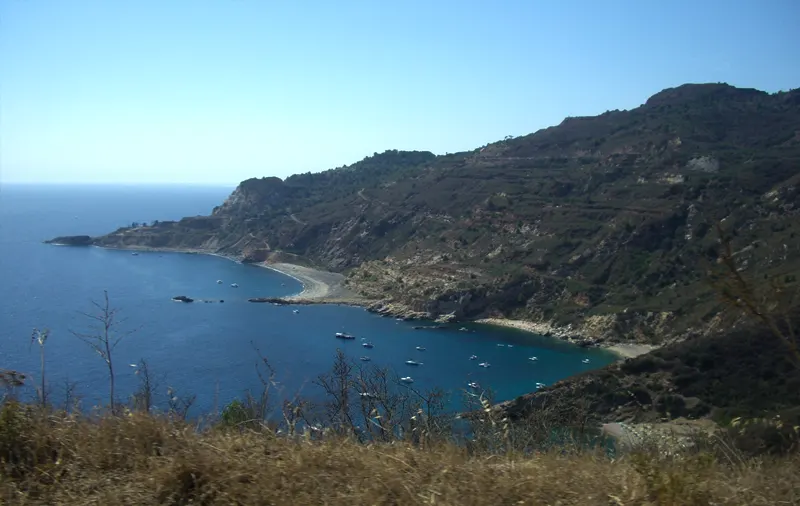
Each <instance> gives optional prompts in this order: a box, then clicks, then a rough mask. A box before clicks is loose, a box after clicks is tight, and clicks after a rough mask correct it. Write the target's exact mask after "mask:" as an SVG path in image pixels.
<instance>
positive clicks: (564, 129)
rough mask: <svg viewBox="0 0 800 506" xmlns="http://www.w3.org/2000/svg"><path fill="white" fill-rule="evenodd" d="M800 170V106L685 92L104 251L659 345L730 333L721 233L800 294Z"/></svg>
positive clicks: (357, 167)
mask: <svg viewBox="0 0 800 506" xmlns="http://www.w3.org/2000/svg"><path fill="white" fill-rule="evenodd" d="M799 167H800V92H798V91H797V90H795V91H793V92H789V93H779V94H774V95H769V94H767V93H763V92H760V91H757V90H743V89H738V88H734V87H731V86H727V85H721V84H709V85H685V86H681V87H678V88H673V89H669V90H664V91H662V92H660V93H658V94H656V95H654V96H653V97H651V98H650V99H649V100H648V101H647V103H645V104H644V105H642V106H641V107H638V108H636V109H633V110H630V111H609V112H607V113H604V114H602V115H599V116H595V117H581V118H568V119H566V120H564V121H563V122H562V123H561V124H560V125H558V126H556V127H551V128H547V129H544V130H541V131H539V132H536V133H534V134H531V135H528V136H524V137H520V138H516V139H506V140H504V141H501V142H497V143H493V144H490V145H487V146H484V147H483V148H480V149H476V150H475V151H472V152H466V153H458V154H454V155H447V156H434V155H433V154H431V153H425V152H398V151H387V152H385V153H382V154H376V155H375V156H372V157H368V158H366V159H364V160H362V161H361V162H358V163H356V164H353V165H351V166H347V167H340V168H337V169H333V170H329V171H326V172H322V173H319V174H300V175H296V176H292V177H289V178H287V179H286V180H280V179H278V178H274V177H272V178H263V179H250V180H247V181H244V182H242V183H241V184H240V185H239V187H238V188H237V189H236V191H234V192H233V194H232V195H231V196H230V197H229V198H228V199H227V200H226V202H224V203H223V204H222V205H221V206H219V207H218V208H216V209H215V210H214V212H213V213H212V215H211V216H210V217H195V218H186V219H183V220H180V221H178V222H165V223H159V224H158V225H157V226H154V227H137V228H133V229H120V230H118V231H116V232H114V233H112V234H109V235H107V236H104V237H99V238H94V239H93V242H94V243H96V244H101V245H105V246H120V247H130V246H148V247H158V248H164V247H166V248H191V249H200V250H205V251H213V252H219V253H226V254H231V255H236V256H239V257H243V258H247V259H250V260H251V261H261V260H262V259H264V258H267V257H268V256H269V255H270V254H272V253H273V252H277V251H280V252H285V253H289V254H293V255H298V256H300V257H302V258H305V259H308V260H309V261H311V262H314V263H315V264H316V265H317V266H319V267H323V268H327V269H330V270H335V271H342V272H345V273H346V274H347V275H348V278H347V280H348V284H349V286H350V287H351V288H353V289H355V290H357V291H360V292H361V293H363V294H364V295H366V296H368V297H370V298H373V299H375V300H380V301H382V302H383V305H384V306H392V308H394V309H393V310H395V311H398V312H401V313H403V312H405V313H412V312H413V313H415V314H419V315H426V316H430V317H440V316H447V315H451V316H452V317H455V318H477V317H484V316H502V317H510V318H525V319H530V320H536V321H541V322H548V323H552V324H553V325H555V326H562V327H566V326H570V327H569V328H570V331H571V332H574V333H576V334H578V335H586V336H595V337H598V336H599V337H604V338H608V339H618V340H619V339H622V340H633V341H638V342H653V343H660V342H664V341H665V340H669V339H671V338H673V337H676V336H684V335H685V334H686V332H687V331H688V330H689V329H698V328H700V329H712V328H714V327H715V326H716V325H718V323H719V321H718V320H717V319H715V318H714V315H715V314H716V313H717V311H718V310H719V309H720V306H719V303H718V300H717V298H716V297H715V296H714V295H713V293H712V291H711V290H710V288H709V287H708V285H707V283H706V281H705V278H706V276H705V270H706V269H707V268H708V267H710V266H711V265H713V263H714V261H715V258H716V254H717V248H718V241H717V237H716V235H715V232H714V228H713V227H714V224H715V223H717V222H719V221H722V223H723V225H724V226H725V228H726V230H727V231H728V232H729V233H732V234H733V235H734V237H733V244H734V247H735V251H736V255H737V260H738V261H739V262H740V263H741V265H742V266H743V267H744V269H745V272H746V273H747V275H748V276H751V277H752V278H753V279H765V278H769V279H773V278H774V277H775V276H784V277H785V278H786V279H787V280H789V282H792V280H791V275H790V273H791V272H797V271H798V270H800V235H798V234H797V227H798V225H797V224H798V223H800V220H798V219H797V218H798V206H799V205H800V191H799V190H800V188H798V186H800V169H799Z"/></svg>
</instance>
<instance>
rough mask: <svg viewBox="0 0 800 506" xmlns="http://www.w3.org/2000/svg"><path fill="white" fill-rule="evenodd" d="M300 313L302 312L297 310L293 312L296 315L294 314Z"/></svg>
mask: <svg viewBox="0 0 800 506" xmlns="http://www.w3.org/2000/svg"><path fill="white" fill-rule="evenodd" d="M299 312H300V310H299V309H295V310H293V311H292V313H294V314H297V313H299Z"/></svg>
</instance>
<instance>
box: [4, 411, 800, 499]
mask: <svg viewBox="0 0 800 506" xmlns="http://www.w3.org/2000/svg"><path fill="white" fill-rule="evenodd" d="M0 410H1V411H0V501H2V502H3V503H4V504H23V505H24V504H102V505H106V504H115V505H123V504H131V505H133V504H171V505H182V504H209V505H211V504H265V505H266V504H287V505H288V504H291V505H300V504H329V505H337V504H342V505H348V506H351V505H360V504H370V505H377V504H397V505H412V504H441V505H447V504H454V505H455V504H457V505H472V504H493V505H494V504H498V505H499V504H561V505H571V504H575V505H595V504H597V505H609V504H612V505H645V504H663V505H700V504H703V505H705V504H718V505H727V504H737V505H738V504H754V505H759V504H763V505H779V504H800V481H798V471H800V459H798V458H797V457H796V456H793V457H790V458H784V459H781V460H750V461H746V462H745V461H742V462H738V463H736V464H735V465H732V464H731V463H723V462H720V461H718V460H716V459H715V458H714V457H712V456H711V455H710V454H702V453H697V454H694V455H686V456H684V457H681V458H675V457H671V458H659V457H656V456H654V455H653V454H648V453H639V454H631V455H627V456H624V457H621V458H619V459H617V460H613V461H612V460H609V459H608V458H606V457H605V456H604V455H600V454H595V453H583V454H562V453H561V452H559V451H554V452H549V453H543V454H536V455H533V456H525V457H522V456H514V455H503V456H497V455H495V456H486V457H476V456H469V455H467V453H466V452H465V451H464V450H463V449H462V448H459V447H456V446H453V445H441V446H435V447H433V448H428V449H419V448H415V447H412V446H410V445H408V444H402V443H394V444H390V443H381V444H374V445H366V444H358V443H355V442H352V441H348V440H342V439H336V440H329V441H312V440H311V439H310V438H306V437H298V438H295V439H289V438H285V437H276V436H275V435H274V434H272V433H271V432H268V431H262V432H253V431H244V432H242V431H235V430H209V431H205V432H197V431H196V430H194V428H193V427H191V426H188V425H185V424H182V423H173V422H170V421H168V420H166V419H162V418H158V417H153V416H148V415H143V414H131V415H128V416H120V417H111V416H107V417H102V418H99V419H85V418H76V417H72V416H67V415H53V414H50V415H42V414H41V412H40V411H37V410H36V409H35V408H31V407H26V406H19V405H17V404H14V403H7V404H6V405H5V406H3V407H2V408H0Z"/></svg>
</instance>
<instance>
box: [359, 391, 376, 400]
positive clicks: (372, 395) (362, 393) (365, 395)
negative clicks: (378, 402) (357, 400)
mask: <svg viewBox="0 0 800 506" xmlns="http://www.w3.org/2000/svg"><path fill="white" fill-rule="evenodd" d="M358 395H360V396H361V397H366V398H368V399H374V398H375V397H377V395H376V394H373V393H372V392H359V394H358Z"/></svg>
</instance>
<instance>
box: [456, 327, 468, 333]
mask: <svg viewBox="0 0 800 506" xmlns="http://www.w3.org/2000/svg"><path fill="white" fill-rule="evenodd" d="M458 330H459V331H460V332H469V329H468V328H467V327H461V328H460V329H458Z"/></svg>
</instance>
